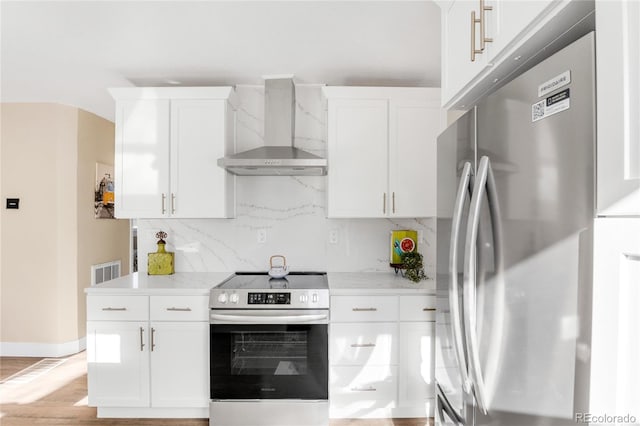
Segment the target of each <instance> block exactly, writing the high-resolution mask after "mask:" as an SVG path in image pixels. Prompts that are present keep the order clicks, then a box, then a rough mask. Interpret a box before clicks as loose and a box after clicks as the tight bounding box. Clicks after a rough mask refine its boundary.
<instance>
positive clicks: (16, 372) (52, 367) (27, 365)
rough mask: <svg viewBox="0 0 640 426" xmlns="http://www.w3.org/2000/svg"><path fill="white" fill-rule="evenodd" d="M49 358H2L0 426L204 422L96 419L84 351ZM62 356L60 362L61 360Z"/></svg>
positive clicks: (372, 425) (354, 424)
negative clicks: (89, 391)
mask: <svg viewBox="0 0 640 426" xmlns="http://www.w3.org/2000/svg"><path fill="white" fill-rule="evenodd" d="M49 360H51V358H48V359H46V360H43V359H42V358H14V357H2V358H0V425H2V426H33V425H46V426H70V425H82V426H84V425H86V426H93V425H100V426H131V425H136V426H151V425H153V426H208V425H209V421H208V419H98V418H96V409H95V408H93V407H88V406H87V368H86V357H85V353H84V352H81V353H79V354H76V355H73V356H70V357H66V358H61V359H59V360H57V361H56V360H53V361H49ZM60 361H61V362H60ZM425 425H430V426H433V421H432V419H375V420H350V419H341V420H332V421H331V422H330V426H425Z"/></svg>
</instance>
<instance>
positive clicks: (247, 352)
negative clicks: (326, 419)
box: [210, 324, 329, 399]
mask: <svg viewBox="0 0 640 426" xmlns="http://www.w3.org/2000/svg"><path fill="white" fill-rule="evenodd" d="M210 328H211V332H210V356H211V364H210V372H211V398H212V399H327V397H328V381H329V379H328V364H329V362H328V361H329V357H328V327H327V325H326V324H308V325H301V324H292V325H265V324H255V325H251V324H242V325H228V324H222V325H219V324H212V325H211V326H210Z"/></svg>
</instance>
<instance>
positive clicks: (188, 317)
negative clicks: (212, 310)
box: [149, 296, 209, 321]
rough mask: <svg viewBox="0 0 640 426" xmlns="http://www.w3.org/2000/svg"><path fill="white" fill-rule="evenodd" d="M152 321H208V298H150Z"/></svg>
mask: <svg viewBox="0 0 640 426" xmlns="http://www.w3.org/2000/svg"><path fill="white" fill-rule="evenodd" d="M149 306H150V311H151V320H152V321H208V320H209V297H208V296H151V301H150V304H149Z"/></svg>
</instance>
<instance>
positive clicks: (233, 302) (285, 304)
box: [209, 271, 329, 309]
mask: <svg viewBox="0 0 640 426" xmlns="http://www.w3.org/2000/svg"><path fill="white" fill-rule="evenodd" d="M209 307H210V308H212V309H328V308H329V284H328V281H327V274H326V272H314V271H311V272H307V271H294V272H289V274H288V275H287V276H285V277H283V278H272V277H270V276H269V274H268V273H267V272H236V273H235V274H234V275H232V276H231V277H230V278H228V279H227V280H225V281H224V282H222V283H221V284H220V285H219V286H217V287H214V288H212V289H211V295H210V297H209Z"/></svg>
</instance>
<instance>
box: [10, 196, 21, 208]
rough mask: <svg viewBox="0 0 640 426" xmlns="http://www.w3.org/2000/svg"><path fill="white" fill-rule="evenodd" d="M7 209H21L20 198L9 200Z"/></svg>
mask: <svg viewBox="0 0 640 426" xmlns="http://www.w3.org/2000/svg"><path fill="white" fill-rule="evenodd" d="M7 208H8V209H19V208H20V198H7Z"/></svg>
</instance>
